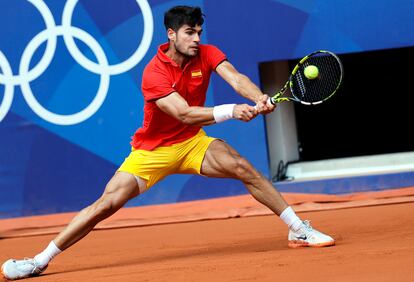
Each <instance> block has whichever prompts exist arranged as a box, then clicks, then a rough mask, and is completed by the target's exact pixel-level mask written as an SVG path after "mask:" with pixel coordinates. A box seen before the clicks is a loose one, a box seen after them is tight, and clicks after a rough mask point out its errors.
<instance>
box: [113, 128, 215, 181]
mask: <svg viewBox="0 0 414 282" xmlns="http://www.w3.org/2000/svg"><path fill="white" fill-rule="evenodd" d="M214 140H216V138H213V137H209V136H207V135H206V133H205V132H204V130H202V129H201V130H200V131H199V132H198V133H197V134H196V135H195V136H193V137H191V138H190V139H187V140H185V141H183V142H181V143H177V144H173V145H171V146H165V147H158V148H156V149H154V150H153V151H146V150H135V149H134V148H132V151H131V153H130V154H129V156H128V157H127V158H125V161H124V162H123V164H122V165H121V166H120V168H119V169H118V171H123V172H128V173H131V174H133V175H135V176H138V177H141V178H142V179H145V180H146V181H147V188H150V187H151V186H153V185H154V184H155V183H157V182H158V181H160V180H161V179H163V178H164V177H166V176H168V175H170V174H176V173H181V174H200V170H201V164H202V162H203V160H204V155H205V154H206V151H207V149H208V146H209V145H210V143H211V142H213V141H214Z"/></svg>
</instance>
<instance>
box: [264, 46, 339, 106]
mask: <svg viewBox="0 0 414 282" xmlns="http://www.w3.org/2000/svg"><path fill="white" fill-rule="evenodd" d="M308 66H315V67H316V68H317V76H316V78H307V77H306V76H305V69H306V67H308ZM314 69H315V68H314ZM314 74H315V73H314ZM308 77H309V75H308ZM342 77H343V67H342V63H341V61H340V59H339V58H338V56H337V55H335V54H334V53H332V52H329V51H324V50H319V51H315V52H313V53H311V54H309V55H307V56H306V57H304V58H303V59H301V60H300V61H299V63H298V64H297V65H296V66H295V67H294V68H293V71H292V73H291V74H290V76H289V79H288V81H287V82H286V83H285V85H284V86H283V87H282V89H280V90H279V91H278V92H277V93H276V94H275V95H274V96H273V97H270V98H269V100H268V101H267V103H268V104H273V105H276V104H277V103H281V102H287V101H294V102H299V103H302V104H304V105H317V104H320V103H322V102H324V101H326V100H328V99H329V98H331V97H332V96H333V95H334V94H335V93H336V92H337V90H338V88H339V86H340V85H341V83H342ZM288 87H289V89H290V93H291V94H292V95H291V97H287V96H283V95H284V93H285V92H286V90H287V88H288Z"/></svg>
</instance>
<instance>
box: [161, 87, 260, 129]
mask: <svg viewBox="0 0 414 282" xmlns="http://www.w3.org/2000/svg"><path fill="white" fill-rule="evenodd" d="M155 103H156V104H157V106H158V108H160V109H161V110H162V111H163V112H165V113H167V114H169V115H170V116H173V117H174V118H176V119H178V120H179V121H181V122H182V123H184V124H188V125H198V126H204V125H211V124H214V123H216V118H217V114H216V118H215V115H214V111H215V109H214V108H212V107H196V106H189V105H188V103H187V101H186V100H185V99H184V98H183V97H182V96H181V95H180V94H179V93H178V92H173V93H171V94H170V95H168V96H165V97H163V98H160V99H157V100H156V101H155ZM216 112H217V108H216ZM231 115H232V117H231V118H234V119H238V120H242V121H246V122H247V121H250V120H252V119H253V118H255V117H256V116H257V111H256V109H255V108H254V107H252V106H250V105H247V104H241V105H235V106H234V108H233V110H232V113H231Z"/></svg>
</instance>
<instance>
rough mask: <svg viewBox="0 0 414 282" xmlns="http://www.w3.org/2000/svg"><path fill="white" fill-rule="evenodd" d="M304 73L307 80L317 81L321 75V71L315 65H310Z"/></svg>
mask: <svg viewBox="0 0 414 282" xmlns="http://www.w3.org/2000/svg"><path fill="white" fill-rule="evenodd" d="M303 73H304V74H305V76H306V78H307V79H315V78H317V77H318V75H319V70H318V68H317V67H316V66H314V65H309V66H307V67H306V68H305V70H304V71H303Z"/></svg>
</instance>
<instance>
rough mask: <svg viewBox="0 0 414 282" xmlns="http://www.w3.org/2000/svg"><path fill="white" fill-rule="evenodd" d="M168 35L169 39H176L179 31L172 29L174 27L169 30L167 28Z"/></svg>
mask: <svg viewBox="0 0 414 282" xmlns="http://www.w3.org/2000/svg"><path fill="white" fill-rule="evenodd" d="M167 35H168V39H169V40H171V41H175V39H176V36H177V33H176V32H175V31H174V30H173V29H172V28H169V29H168V30H167Z"/></svg>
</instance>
